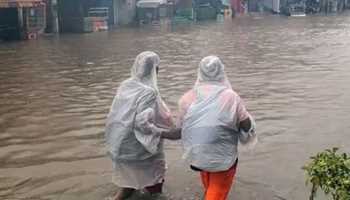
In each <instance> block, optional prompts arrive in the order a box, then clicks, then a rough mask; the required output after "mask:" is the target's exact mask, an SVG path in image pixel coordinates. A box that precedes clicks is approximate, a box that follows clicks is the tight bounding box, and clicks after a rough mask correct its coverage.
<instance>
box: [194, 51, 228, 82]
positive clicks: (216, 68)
mask: <svg viewBox="0 0 350 200" xmlns="http://www.w3.org/2000/svg"><path fill="white" fill-rule="evenodd" d="M205 83H211V84H217V85H225V86H226V87H229V88H232V87H231V84H230V82H229V81H228V79H227V76H226V73H225V65H224V64H223V63H222V62H221V60H220V58H218V57H217V56H207V57H205V58H203V59H202V60H201V62H200V63H199V68H198V78H197V82H196V85H195V87H196V86H199V85H202V84H205Z"/></svg>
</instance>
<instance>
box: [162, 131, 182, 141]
mask: <svg viewBox="0 0 350 200" xmlns="http://www.w3.org/2000/svg"><path fill="white" fill-rule="evenodd" d="M161 136H162V138H165V139H168V140H179V139H181V128H174V129H172V130H170V131H163V132H162V133H161Z"/></svg>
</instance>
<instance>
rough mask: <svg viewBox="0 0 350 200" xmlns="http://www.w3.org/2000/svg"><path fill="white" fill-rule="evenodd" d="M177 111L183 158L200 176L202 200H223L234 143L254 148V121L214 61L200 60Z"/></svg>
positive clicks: (235, 154) (233, 160) (232, 164)
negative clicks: (196, 75) (194, 75)
mask: <svg viewBox="0 0 350 200" xmlns="http://www.w3.org/2000/svg"><path fill="white" fill-rule="evenodd" d="M179 108H180V111H179V115H178V120H177V127H179V128H180V127H181V128H182V133H181V137H182V142H183V146H184V155H183V157H184V159H185V160H186V161H187V162H188V163H189V165H190V166H191V168H192V169H193V170H195V171H199V172H200V175H201V179H202V183H203V185H204V188H205V200H225V199H226V198H227V195H228V193H229V191H230V188H231V185H232V183H233V180H234V177H235V173H236V168H237V162H238V149H237V148H238V143H239V142H240V143H241V144H247V145H248V144H250V145H254V143H256V142H257V137H256V134H255V131H254V129H255V128H254V127H255V125H254V120H253V118H252V117H251V115H250V114H249V113H248V112H247V110H246V108H245V106H244V103H243V100H242V99H241V98H240V96H239V95H238V94H237V93H236V92H235V91H233V90H232V88H231V84H230V82H229V81H228V79H227V77H226V74H225V72H224V65H223V64H222V62H221V61H220V59H219V58H218V57H216V56H208V57H205V58H203V60H202V61H201V62H200V64H199V69H198V79H197V82H196V84H195V86H194V88H193V89H191V90H190V91H188V92H187V93H185V94H184V96H183V97H182V98H181V99H180V101H179ZM174 138H176V137H175V135H174Z"/></svg>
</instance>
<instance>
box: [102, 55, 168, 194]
mask: <svg viewBox="0 0 350 200" xmlns="http://www.w3.org/2000/svg"><path fill="white" fill-rule="evenodd" d="M159 62H160V59H159V56H158V55H157V54H155V53H153V52H143V53H141V54H139V55H138V56H137V57H136V59H135V62H134V65H133V67H132V71H131V78H129V79H127V80H125V81H124V82H122V83H121V85H120V86H119V88H118V91H117V95H116V96H115V98H114V100H113V103H112V106H111V108H110V112H109V114H108V118H107V124H106V142H107V148H108V153H109V155H110V157H111V159H112V163H113V169H114V175H113V182H114V183H115V184H116V185H117V186H119V187H121V190H120V191H119V192H118V193H117V195H116V196H115V199H116V200H123V199H127V198H128V197H130V196H131V195H132V194H133V193H134V191H135V190H141V189H145V190H147V191H149V192H150V193H161V191H162V184H163V181H164V174H165V158H164V152H163V141H162V137H161V134H162V133H167V132H168V131H170V130H171V127H172V126H173V124H172V118H171V114H170V111H169V109H168V108H167V106H166V105H165V104H164V102H163V101H162V99H161V97H160V95H159V91H158V87H157V72H158V65H159Z"/></svg>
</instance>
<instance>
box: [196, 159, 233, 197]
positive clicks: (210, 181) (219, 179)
mask: <svg viewBox="0 0 350 200" xmlns="http://www.w3.org/2000/svg"><path fill="white" fill-rule="evenodd" d="M236 169H237V165H234V166H232V167H231V168H230V169H229V170H227V171H222V172H206V171H201V178H202V182H203V185H204V188H205V200H226V198H227V196H228V194H229V192H230V189H231V186H232V183H233V181H234V177H235V174H236Z"/></svg>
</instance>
